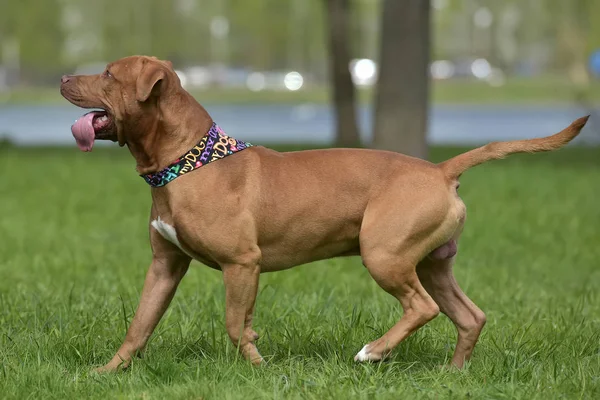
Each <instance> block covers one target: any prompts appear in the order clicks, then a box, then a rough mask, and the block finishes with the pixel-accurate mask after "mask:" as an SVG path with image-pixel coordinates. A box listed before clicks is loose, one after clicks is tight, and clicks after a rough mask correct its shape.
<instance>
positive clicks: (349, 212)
mask: <svg viewBox="0 0 600 400" xmlns="http://www.w3.org/2000/svg"><path fill="white" fill-rule="evenodd" d="M61 93H62V95H63V96H64V97H65V98H66V99H67V100H69V101H70V102H71V103H73V104H75V105H77V106H79V107H83V108H95V109H102V110H104V111H102V112H93V113H91V114H88V115H86V117H84V118H83V119H82V120H81V121H78V122H77V123H76V125H74V127H73V132H74V135H75V136H76V139H77V142H78V144H79V146H80V147H81V148H82V149H83V150H90V149H91V146H92V145H93V140H94V139H108V140H112V141H116V142H118V143H119V144H120V145H121V146H123V145H127V147H129V150H130V151H131V154H132V155H133V156H134V157H135V160H136V161H137V171H138V172H139V173H140V174H150V173H154V172H156V171H160V170H162V169H163V168H165V167H167V166H169V165H170V164H171V163H172V162H173V161H174V160H178V157H181V156H182V155H183V154H186V152H188V151H189V150H190V149H192V148H194V146H196V145H197V144H198V142H199V141H200V140H201V139H202V138H203V137H205V135H207V132H209V131H210V130H211V126H212V124H213V121H212V119H211V117H210V116H209V115H208V113H207V112H206V110H205V109H204V108H203V107H202V106H201V105H200V104H198V103H197V102H196V100H194V98H193V97H192V96H191V95H190V94H188V93H187V92H186V91H185V90H184V89H183V88H182V87H181V84H180V82H179V79H178V77H177V75H176V74H175V72H174V70H173V68H172V66H171V63H170V62H165V61H159V60H157V59H156V58H150V57H143V56H136V57H128V58H124V59H121V60H119V61H116V62H114V63H111V64H109V65H108V67H107V69H106V71H105V72H104V73H103V74H100V75H91V76H64V77H63V78H62V84H61ZM586 121H587V117H584V118H580V119H578V120H576V121H575V122H573V123H572V124H571V125H570V126H569V127H568V128H566V129H564V130H563V131H561V132H560V133H557V134H555V135H553V136H549V137H546V138H540V139H533V140H520V141H512V142H497V143H490V144H488V145H486V146H483V147H480V148H477V149H475V150H471V151H469V152H467V153H464V154H461V155H459V156H457V157H454V158H452V159H450V160H448V161H445V162H443V163H441V164H437V165H436V164H432V163H429V162H427V161H423V160H419V159H416V158H411V157H407V156H405V155H401V154H396V153H392V152H386V151H374V150H362V149H330V150H311V151H300V152H289V153H278V152H276V151H273V150H270V149H267V148H264V147H258V146H257V147H250V148H248V149H246V150H244V151H243V152H240V153H239V154H234V155H232V156H231V157H227V159H226V160H225V159H224V160H219V161H216V162H213V163H210V165H205V166H202V168H198V169H197V170H194V171H193V172H191V173H188V174H185V175H183V176H180V177H179V178H177V179H175V180H173V181H172V182H170V183H168V184H166V185H164V186H161V187H156V188H152V190H151V194H152V201H153V202H152V210H151V215H150V221H151V224H150V225H151V226H150V241H151V245H152V254H153V260H152V264H151V265H150V269H149V271H148V274H147V276H146V281H145V283H144V288H143V290H142V296H141V300H140V304H139V307H138V309H137V311H136V314H135V317H134V318H133V321H132V322H131V326H130V327H129V330H128V332H127V335H126V337H125V340H124V342H123V345H122V346H121V348H120V349H119V350H118V351H117V354H116V355H115V357H114V358H113V359H112V360H111V361H110V362H109V363H108V364H107V365H106V366H104V367H102V368H100V370H101V371H110V370H115V369H117V368H118V367H119V366H127V365H128V364H129V363H130V360H131V357H132V356H133V355H134V354H136V353H138V352H140V351H142V350H143V348H144V346H145V345H146V343H147V341H148V338H149V337H150V335H151V334H152V331H153V330H154V328H155V327H156V325H157V324H158V322H159V320H160V318H161V316H162V315H163V313H164V312H165V310H166V308H167V306H168V305H169V302H170V301H171V299H172V298H173V295H174V294H175V290H176V288H177V285H178V284H179V282H180V280H181V278H183V276H184V275H185V273H186V271H187V269H188V266H189V264H190V261H191V260H192V258H194V259H196V260H198V261H201V262H202V263H204V264H206V265H208V266H210V267H212V268H216V269H220V270H221V271H222V272H223V280H224V283H225V292H226V309H227V311H226V327H227V332H228V334H229V337H230V338H231V340H232V341H233V342H234V343H235V344H236V346H238V348H239V350H240V352H241V353H242V354H243V355H244V357H246V358H247V359H248V360H251V361H252V362H253V363H260V362H261V361H262V357H261V356H260V354H259V352H258V350H257V349H256V346H255V344H254V342H255V340H256V339H257V338H258V335H257V334H256V332H254V330H253V329H252V313H253V309H254V302H255V298H256V292H257V288H258V279H259V274H260V273H261V272H268V271H278V270H283V269H286V268H291V267H293V266H296V265H299V264H303V263H307V262H310V261H315V260H321V259H326V258H331V257H338V256H347V255H360V256H361V257H362V260H363V263H364V265H365V266H366V268H367V269H368V270H369V273H370V274H371V276H372V277H373V278H374V279H375V281H376V282H377V283H378V284H379V285H380V286H381V287H382V288H383V289H384V290H386V291H387V292H388V293H390V294H391V295H392V296H394V297H396V298H397V299H398V300H399V301H400V303H401V304H402V307H403V309H404V315H403V316H402V318H400V320H399V321H398V322H397V323H396V324H395V325H394V326H393V327H392V328H391V329H390V330H389V331H388V332H387V333H386V334H385V335H383V336H382V337H381V338H379V339H377V340H375V341H373V342H371V343H369V344H367V345H366V346H364V347H363V348H362V350H360V352H359V353H358V354H357V355H356V357H355V360H357V361H377V360H381V359H382V358H384V357H386V356H387V355H388V354H389V353H390V352H391V350H392V349H393V348H394V347H396V346H397V345H398V344H399V343H400V342H401V341H402V340H404V339H405V338H406V337H408V336H409V335H410V334H412V333H413V332H415V331H416V330H417V329H418V328H419V327H421V326H423V325H424V324H426V323H427V322H428V321H430V320H431V319H433V318H435V317H436V316H437V315H438V313H439V312H440V311H442V312H443V313H444V314H446V315H447V316H448V317H449V318H450V319H451V320H452V322H453V323H454V324H455V325H456V328H457V330H458V341H457V344H456V349H455V352H454V356H453V357H452V364H454V365H455V366H457V367H462V366H463V364H464V362H465V360H468V359H469V357H470V356H471V353H472V351H473V348H474V346H475V343H476V342H477V339H478V337H479V334H480V332H481V329H482V328H483V325H484V324H485V315H484V313H483V312H482V311H481V310H480V309H479V308H477V306H476V305H475V304H473V302H471V300H469V298H468V297H467V296H466V295H465V294H464V293H463V292H462V290H461V289H460V288H459V286H458V284H457V282H456V280H455V279H454V276H453V274H452V264H453V262H454V258H455V257H454V256H455V254H456V249H457V242H458V238H459V236H460V233H461V231H462V228H463V224H464V221H465V216H466V210H465V205H464V204H463V202H462V201H461V199H460V197H459V196H458V194H457V191H456V189H457V188H458V185H459V184H458V178H459V177H460V175H461V174H462V173H463V172H464V171H466V170H467V169H468V168H470V167H473V166H475V165H478V164H481V163H483V162H485V161H488V160H493V159H500V158H503V157H505V156H506V155H508V154H511V153H518V152H538V151H549V150H555V149H558V148H560V147H562V146H563V145H565V144H567V143H568V142H569V141H570V140H571V139H573V138H574V137H575V136H577V134H578V133H579V131H580V130H581V128H582V127H583V126H584V125H585V123H586Z"/></svg>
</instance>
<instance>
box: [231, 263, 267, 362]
mask: <svg viewBox="0 0 600 400" xmlns="http://www.w3.org/2000/svg"><path fill="white" fill-rule="evenodd" d="M221 268H222V270H223V280H224V282H225V309H226V310H225V313H226V316H225V326H226V328H227V333H228V334H229V338H230V339H231V341H232V342H233V344H234V345H235V346H236V347H237V348H238V350H239V351H240V353H241V354H242V355H243V356H244V358H246V359H247V360H249V361H250V362H251V363H252V364H260V363H261V362H262V361H263V359H262V357H261V355H260V353H259V352H258V349H257V348H256V346H255V345H254V341H255V340H256V339H258V334H257V333H256V332H254V331H253V330H252V313H253V312H254V302H255V301H256V293H257V291H258V278H259V275H260V267H259V266H258V265H257V264H255V263H251V264H248V265H237V264H234V265H231V264H230V265H223V266H222V267H221Z"/></svg>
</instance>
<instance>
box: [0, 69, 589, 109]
mask: <svg viewBox="0 0 600 400" xmlns="http://www.w3.org/2000/svg"><path fill="white" fill-rule="evenodd" d="M191 93H192V94H193V95H194V96H195V97H196V99H198V101H200V102H201V103H204V104H222V103H227V104H253V103H255V104H264V103H267V104H269V103H276V104H280V103H288V104H289V103H303V102H311V103H319V104H324V103H327V102H328V101H329V94H328V90H327V88H326V87H318V88H314V87H313V88H310V89H306V90H299V91H297V92H289V91H285V92H272V91H264V92H258V93H254V92H250V91H248V90H240V89H223V90H215V89H211V90H205V91H201V90H192V91H191ZM372 96H373V91H372V90H371V89H361V90H359V91H358V97H359V100H360V101H361V102H363V103H366V102H369V101H370V100H371V99H372ZM431 96H432V101H433V102H434V103H438V104H447V103H452V104H454V103H458V104H461V103H462V104H480V103H484V104H506V103H509V104H515V103H518V104H567V103H572V102H573V101H576V100H577V99H578V98H579V97H580V96H583V98H584V99H585V100H586V101H588V102H592V103H599V102H600V80H596V81H593V82H592V83H591V84H590V85H589V86H588V87H585V88H577V87H576V86H574V85H573V84H572V83H571V82H570V81H568V80H567V79H565V78H564V77H556V76H547V77H538V78H530V79H525V78H511V79H508V80H507V81H506V84H505V85H503V86H500V87H492V86H490V85H489V84H487V83H484V82H480V81H466V80H452V81H434V82H432V93H431ZM64 101H65V100H64V99H63V98H62V97H61V96H60V93H59V91H58V85H56V87H48V88H39V87H38V88H20V89H17V90H15V91H13V92H11V93H0V105H2V104H54V103H63V102H64Z"/></svg>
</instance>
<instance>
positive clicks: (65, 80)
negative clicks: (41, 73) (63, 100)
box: [60, 75, 71, 85]
mask: <svg viewBox="0 0 600 400" xmlns="http://www.w3.org/2000/svg"><path fill="white" fill-rule="evenodd" d="M70 80H71V77H70V76H69V75H63V76H62V78H60V83H62V84H63V85H64V84H65V83H67V82H69V81H70Z"/></svg>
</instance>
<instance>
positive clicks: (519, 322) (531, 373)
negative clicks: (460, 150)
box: [0, 146, 600, 399]
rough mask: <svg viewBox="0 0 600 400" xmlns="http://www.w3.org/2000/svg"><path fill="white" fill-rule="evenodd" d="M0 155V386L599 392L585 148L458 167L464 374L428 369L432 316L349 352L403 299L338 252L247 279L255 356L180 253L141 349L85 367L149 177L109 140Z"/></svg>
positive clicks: (129, 392) (72, 390)
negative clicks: (474, 338) (467, 343)
mask: <svg viewBox="0 0 600 400" xmlns="http://www.w3.org/2000/svg"><path fill="white" fill-rule="evenodd" d="M456 152H457V150H455V149H454V150H452V149H434V152H433V158H434V159H436V160H441V159H444V158H447V157H449V156H451V155H452V154H455V153H456ZM0 167H1V169H2V171H3V173H2V175H1V176H2V185H1V186H0V202H1V204H2V218H0V363H1V368H0V397H2V398H20V399H22V398H31V399H42V398H55V399H70V398H78V399H80V398H97V399H105V398H136V399H164V398H169V399H178V398H181V399H199V398H206V399H254V398H312V399H327V398H343V399H354V398H362V399H374V398H376V399H399V398H403V399H413V398H436V399H437V398H460V399H464V398H472V399H484V398H494V399H499V398H502V399H504V398H523V399H551V398H586V399H593V398H600V202H599V199H600V185H599V183H600V150H599V149H566V150H563V151H560V152H557V153H553V154H539V155H523V156H514V157H512V158H510V159H508V160H504V161H498V162H495V163H492V164H488V165H485V166H481V167H479V168H476V169H474V170H472V171H469V172H467V173H466V174H465V175H464V176H463V178H462V179H461V184H462V186H461V189H460V193H461V196H462V198H463V199H464V201H465V203H466V204H467V207H468V209H469V217H468V218H467V225H466V229H465V232H464V234H463V239H462V242H461V248H460V251H459V257H458V261H457V265H456V267H455V269H456V275H457V278H458V281H459V282H460V284H461V285H462V287H463V289H464V290H465V291H466V293H467V294H468V295H469V296H470V297H471V298H472V299H473V300H474V301H475V303H477V304H478V305H479V306H480V307H481V308H482V309H483V310H484V311H485V312H486V314H487V317H488V323H487V325H486V328H485V329H484V332H483V334H482V337H481V340H480V341H479V345H478V347H477V348H476V349H475V353H474V358H473V360H472V363H471V364H470V365H469V366H468V368H467V369H466V370H464V371H456V370H443V369H440V368H438V366H439V365H440V364H443V363H445V362H446V361H447V360H448V359H449V357H451V354H452V350H453V346H454V344H455V331H454V328H453V326H452V324H451V323H450V321H449V320H448V319H447V318H446V317H445V316H443V315H440V316H439V317H438V318H436V319H435V320H434V321H432V322H431V323H430V324H428V325H427V326H425V327H424V328H423V329H421V330H420V331H419V332H418V333H417V334H415V335H414V336H412V337H410V338H409V339H408V340H406V341H405V342H404V343H402V344H401V345H400V346H399V347H398V349H397V350H396V351H395V352H394V353H393V357H392V358H391V360H390V361H388V362H385V363H380V364H373V365H362V364H356V363H354V362H353V361H352V358H353V356H354V355H355V354H356V352H357V351H358V350H360V349H361V347H362V346H363V345H364V344H365V343H367V342H369V341H371V340H373V339H375V338H376V337H378V336H379V335H381V334H382V333H383V332H384V331H386V330H387V329H388V328H389V327H390V326H391V325H392V324H393V323H394V322H396V321H397V320H398V318H399V317H400V315H401V308H400V307H399V305H398V303H397V302H396V301H395V300H393V299H392V298H391V296H389V295H387V294H386V293H384V292H383V290H381V289H380V288H379V287H378V286H377V285H376V284H375V283H374V282H373V280H372V279H371V278H370V277H369V276H368V273H367V271H366V270H365V268H364V267H362V265H361V262H360V260H359V259H357V258H350V259H335V260H329V261H322V262H317V263H314V264H311V265H307V266H302V267H299V268H295V269H293V270H289V271H285V272H278V273H273V274H266V275H263V276H262V278H261V285H260V294H259V297H258V304H257V314H256V318H255V328H256V329H257V331H258V332H259V333H260V334H261V339H260V341H259V349H260V350H261V352H262V354H263V355H265V356H266V358H267V359H268V361H269V363H268V364H267V365H265V366H262V367H259V368H254V367H251V366H249V365H247V364H246V363H245V362H244V361H242V360H241V359H240V358H238V356H237V355H236V352H235V349H234V348H233V346H232V345H230V344H229V340H228V338H227V335H226V333H225V328H224V292H223V285H222V282H221V276H220V273H219V272H217V271H213V270H210V269H208V268H206V267H203V266H201V265H199V264H197V263H194V264H193V265H192V268H191V269H190V271H189V272H188V275H187V276H186V278H185V279H184V281H183V283H182V284H181V287H180V289H179V291H178V293H177V295H176V297H175V299H174V301H173V303H172V305H171V307H170V309H169V310H168V311H167V314H166V315H165V318H163V320H162V322H161V324H160V325H159V327H158V328H157V331H156V333H155V335H154V336H153V338H152V340H151V342H150V344H149V347H148V351H147V353H146V355H145V357H144V358H143V359H141V360H136V361H135V363H134V364H133V366H132V368H131V369H130V370H129V371H127V372H124V373H119V374H114V375H107V376H98V375H95V374H92V373H90V370H91V369H92V368H93V367H94V366H98V365H100V364H102V363H104V362H106V361H108V360H109V359H110V358H111V357H112V355H113V354H114V352H115V350H116V349H117V348H118V346H119V345H120V342H121V340H122V338H123V336H124V333H125V330H126V327H127V325H128V323H129V322H130V320H131V318H132V315H133V312H134V309H135V307H136V305H137V301H138V299H139V295H140V291H141V286H142V282H143V278H144V274H145V271H146V268H147V265H148V264H149V261H150V249H149V244H148V240H147V235H148V234H147V225H148V211H149V205H150V196H149V189H148V187H147V186H146V184H145V183H144V182H143V180H142V179H141V178H139V177H137V176H136V174H135V171H134V163H133V160H132V158H131V157H130V156H129V154H128V152H127V150H124V149H112V148H110V149H98V151H94V152H93V153H91V154H83V153H79V152H78V151H77V150H76V149H75V146H73V148H69V149H22V150H19V149H14V148H8V147H5V148H0Z"/></svg>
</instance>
